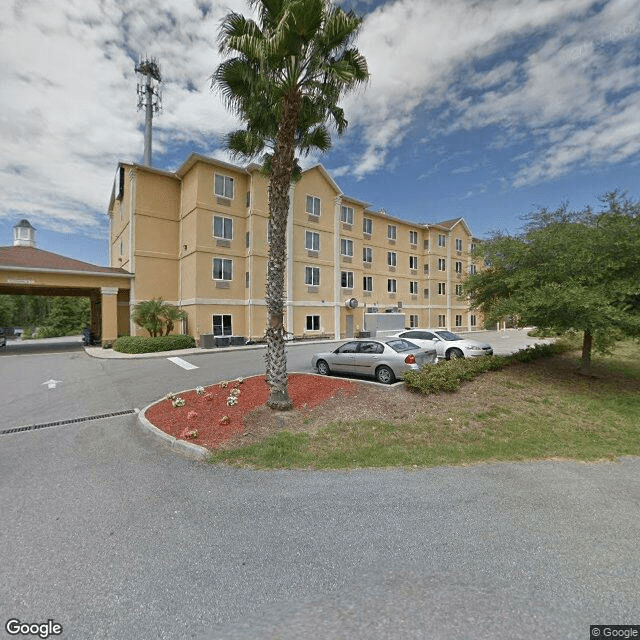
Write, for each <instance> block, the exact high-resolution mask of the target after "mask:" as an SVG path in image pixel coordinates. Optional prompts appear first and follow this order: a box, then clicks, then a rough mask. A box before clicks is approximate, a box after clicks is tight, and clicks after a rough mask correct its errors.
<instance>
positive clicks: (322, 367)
mask: <svg viewBox="0 0 640 640" xmlns="http://www.w3.org/2000/svg"><path fill="white" fill-rule="evenodd" d="M316 369H317V370H318V373H319V374H320V375H321V376H328V375H329V374H330V373H331V369H329V365H328V364H327V363H326V362H325V361H324V360H318V362H317V363H316Z"/></svg>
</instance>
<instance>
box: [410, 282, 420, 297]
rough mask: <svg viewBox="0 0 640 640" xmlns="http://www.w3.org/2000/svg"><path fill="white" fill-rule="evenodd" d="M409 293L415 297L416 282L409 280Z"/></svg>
mask: <svg viewBox="0 0 640 640" xmlns="http://www.w3.org/2000/svg"><path fill="white" fill-rule="evenodd" d="M409 293H412V294H413V295H417V294H418V281H417V280H410V281H409Z"/></svg>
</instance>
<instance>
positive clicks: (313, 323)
mask: <svg viewBox="0 0 640 640" xmlns="http://www.w3.org/2000/svg"><path fill="white" fill-rule="evenodd" d="M307 331H320V316H307Z"/></svg>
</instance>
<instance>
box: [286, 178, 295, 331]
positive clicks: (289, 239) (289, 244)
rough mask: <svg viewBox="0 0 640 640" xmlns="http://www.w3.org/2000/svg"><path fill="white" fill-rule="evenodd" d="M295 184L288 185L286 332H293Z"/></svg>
mask: <svg viewBox="0 0 640 640" xmlns="http://www.w3.org/2000/svg"><path fill="white" fill-rule="evenodd" d="M295 190H296V186H295V184H292V185H291V186H290V187H289V215H288V216H287V302H286V304H287V333H289V334H290V335H292V334H293V250H294V246H293V197H294V194H295Z"/></svg>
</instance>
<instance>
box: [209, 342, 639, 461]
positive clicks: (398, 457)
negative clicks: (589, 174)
mask: <svg viewBox="0 0 640 640" xmlns="http://www.w3.org/2000/svg"><path fill="white" fill-rule="evenodd" d="M578 360H579V353H577V352H575V351H572V352H568V353H564V354H561V355H556V356H553V357H550V358H542V359H539V360H535V361H533V362H528V363H517V364H512V365H509V366H507V367H505V368H503V369H501V370H499V371H490V372H487V373H484V374H482V375H480V376H479V377H477V378H476V379H474V380H472V381H470V382H465V383H463V384H462V386H461V388H460V389H459V390H458V391H456V392H451V393H447V392H442V393H439V394H426V395H422V394H417V393H415V392H411V391H407V390H402V391H395V390H394V391H388V390H376V393H377V394H379V396H376V395H375V394H371V393H370V394H369V395H368V396H367V397H368V398H369V402H370V403H371V405H372V406H371V409H372V411H371V417H370V418H367V419H349V418H347V417H346V416H349V415H350V413H352V411H351V409H352V408H353V407H350V403H353V399H352V398H349V397H346V398H344V399H343V400H342V402H343V404H344V406H342V407H337V408H336V407H335V406H334V407H333V410H332V412H331V419H330V421H328V423H327V424H326V425H324V426H322V427H320V428H316V429H314V430H313V431H310V432H305V431H304V429H302V430H296V431H295V432H292V431H288V430H287V429H286V427H285V428H284V429H281V430H279V431H278V432H277V433H274V434H272V435H270V436H268V437H267V438H266V439H264V440H263V441H261V442H255V443H253V444H251V445H249V446H240V447H238V448H235V449H232V450H220V451H217V452H215V453H214V454H213V456H212V458H211V462H213V463H226V464H231V465H242V466H245V465H249V466H252V467H256V468H312V469H340V468H359V467H390V466H403V467H414V466H415V467H428V466H435V465H461V464H473V463H478V462H485V461H499V460H500V461H516V460H531V459H543V458H564V459H575V460H584V461H595V460H613V459H615V458H617V457H619V456H622V455H640V345H638V343H635V342H631V341H627V342H623V343H620V344H619V345H618V347H617V348H616V349H615V351H614V353H613V355H611V356H597V355H596V356H594V359H593V376H592V377H584V376H581V375H579V374H578V373H577V371H578V364H579V362H578ZM390 393H391V394H396V397H395V402H396V403H397V402H402V399H403V398H404V399H405V400H406V403H407V404H408V403H415V402H417V403H418V405H417V406H418V407H422V408H421V409H418V410H416V411H414V412H413V414H412V416H411V419H409V420H407V419H406V418H405V419H400V420H399V419H398V418H397V416H398V411H397V404H396V405H395V408H394V407H393V406H391V405H390V404H389V402H388V398H389V396H388V395H387V394H390ZM398 394H399V395H398ZM403 394H404V395H403ZM376 398H377V400H376ZM336 411H337V413H336ZM336 415H338V416H345V417H344V418H342V417H341V418H339V419H336V418H335V416H336Z"/></svg>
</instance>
